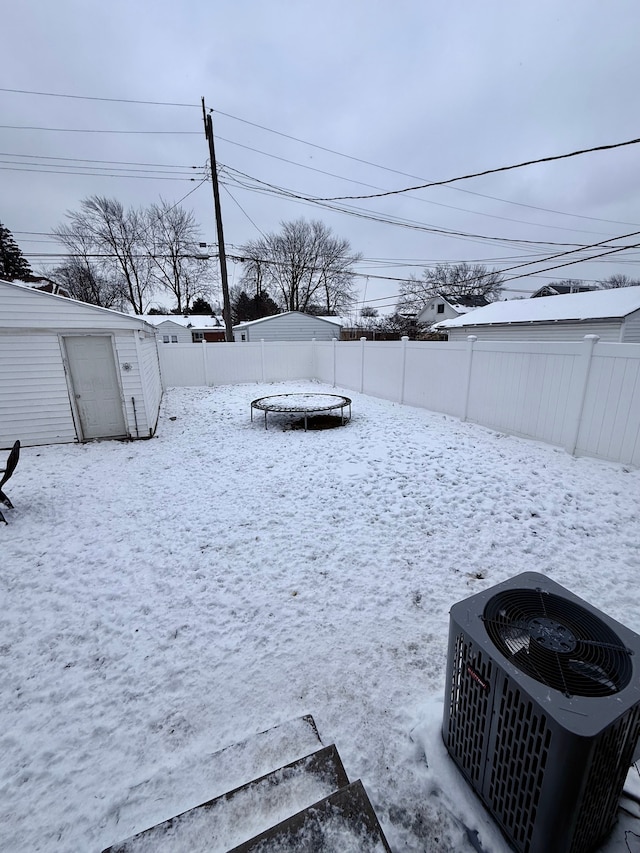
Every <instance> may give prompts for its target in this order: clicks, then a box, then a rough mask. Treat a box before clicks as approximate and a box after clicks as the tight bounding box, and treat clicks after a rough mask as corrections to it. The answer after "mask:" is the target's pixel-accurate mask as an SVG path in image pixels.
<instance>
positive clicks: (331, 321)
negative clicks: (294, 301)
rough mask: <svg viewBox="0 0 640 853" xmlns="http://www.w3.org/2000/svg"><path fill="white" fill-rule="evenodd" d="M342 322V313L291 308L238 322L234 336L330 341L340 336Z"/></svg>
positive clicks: (255, 338) (235, 337)
mask: <svg viewBox="0 0 640 853" xmlns="http://www.w3.org/2000/svg"><path fill="white" fill-rule="evenodd" d="M341 329H342V326H341V321H340V318H339V317H331V318H329V317H316V316H315V315H313V314H303V313H302V312H301V311H287V312H286V313H285V314H274V315H273V316H271V317H262V319H260V320H250V321H248V322H246V323H238V325H237V326H234V327H233V338H234V340H235V341H236V342H238V341H260V340H264V341H310V340H312V339H313V338H315V339H316V340H317V341H330V340H332V339H333V338H337V339H338V340H340V332H341Z"/></svg>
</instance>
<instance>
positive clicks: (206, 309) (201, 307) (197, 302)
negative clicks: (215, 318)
mask: <svg viewBox="0 0 640 853" xmlns="http://www.w3.org/2000/svg"><path fill="white" fill-rule="evenodd" d="M191 313H192V314H213V308H212V307H211V303H210V302H207V300H206V299H203V298H202V297H201V296H198V298H197V299H194V300H193V304H192V306H191Z"/></svg>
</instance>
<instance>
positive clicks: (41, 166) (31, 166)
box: [0, 160, 203, 177]
mask: <svg viewBox="0 0 640 853" xmlns="http://www.w3.org/2000/svg"><path fill="white" fill-rule="evenodd" d="M0 164H1V165H4V166H19V167H20V169H24V170H27V169H28V170H29V171H34V170H45V169H47V170H53V171H54V172H55V171H57V170H60V169H62V168H65V169H74V170H76V171H77V172H78V174H79V175H82V174H83V173H85V172H86V171H87V170H89V169H93V170H97V171H98V172H111V171H112V170H116V171H118V172H140V173H141V174H143V175H174V176H175V175H178V176H181V177H187V176H188V175H189V174H192V170H191V169H187V170H183V171H180V170H178V169H163V170H160V169H142V168H137V169H136V168H129V167H125V166H96V165H91V166H81V165H77V164H75V163H25V162H22V161H20V160H0ZM198 168H199V174H202V171H203V167H202V166H200V167H198ZM64 174H68V172H65V173H64Z"/></svg>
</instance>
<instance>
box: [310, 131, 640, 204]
mask: <svg viewBox="0 0 640 853" xmlns="http://www.w3.org/2000/svg"><path fill="white" fill-rule="evenodd" d="M639 142H640V137H638V138H636V139H628V140H626V141H625V142H614V143H611V144H608V145H596V146H595V147H593V148H582V149H580V150H578V151H571V152H569V153H567V154H554V155H552V156H548V157H538V158H537V159H535V160H524V161H523V162H521V163H513V164H511V165H510V166H498V167H496V168H493V169H485V170H484V171H482V172H471V173H470V174H468V175H458V176H457V177H455V178H446V179H445V180H442V181H429V182H428V183H426V184H417V185H416V186H412V187H404V188H402V189H399V190H385V191H384V192H378V193H372V194H370V195H343V196H329V197H326V198H318V197H316V200H317V201H351V200H359V199H369V198H383V197H385V196H391V195H402V194H404V193H408V192H413V191H415V190H425V189H428V188H429V187H443V186H445V185H447V184H452V183H455V182H457V181H468V180H469V179H470V178H481V177H484V176H485V175H495V174H497V173H498V172H510V171H512V170H513V169H523V168H524V167H525V166H535V165H537V164H539V163H552V162H555V161H557V160H567V159H569V158H570V157H579V156H581V155H583V154H593V153H594V152H597V151H610V150H612V149H614V148H624V147H625V146H628V145H637V144H638V143H639Z"/></svg>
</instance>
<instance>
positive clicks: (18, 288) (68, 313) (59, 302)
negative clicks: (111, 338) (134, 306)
mask: <svg viewBox="0 0 640 853" xmlns="http://www.w3.org/2000/svg"><path fill="white" fill-rule="evenodd" d="M3 296H4V297H5V299H4V300H3V299H2V297H3ZM0 300H2V301H3V302H4V303H5V304H4V306H3V311H2V313H0V323H1V324H2V325H10V326H11V327H15V326H17V325H18V324H19V325H29V326H32V327H36V326H37V327H38V328H41V327H44V326H45V325H46V326H47V327H48V328H49V327H54V326H65V325H66V324H67V320H68V319H74V321H75V323H76V324H77V323H78V322H82V319H81V318H82V316H83V315H84V317H85V319H87V320H88V318H89V317H94V318H95V319H96V323H98V324H100V325H101V324H106V325H107V326H108V325H110V324H113V326H114V328H123V327H124V328H132V329H144V330H145V331H147V332H148V333H151V334H153V333H154V329H153V327H152V326H150V325H149V324H148V323H147V322H145V320H144V318H143V317H142V316H140V315H137V314H125V313H124V312H122V311H114V310H113V309H111V308H100V307H99V306H98V305H91V304H90V303H89V302H81V301H80V300H79V299H71V298H70V297H67V296H58V295H56V294H54V293H46V292H45V291H43V290H35V289H34V288H33V287H30V286H29V284H27V283H20V282H14V281H4V280H3V279H0ZM25 300H27V302H28V303H29V304H33V305H34V314H33V315H25V313H24V311H25ZM45 303H48V307H47V309H46V311H42V312H41V314H40V315H39V314H38V311H37V308H35V306H37V305H44V304H45ZM5 308H6V310H4V309H5ZM42 315H43V316H42ZM23 321H24V322H23Z"/></svg>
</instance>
